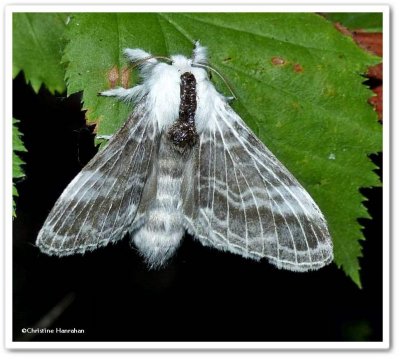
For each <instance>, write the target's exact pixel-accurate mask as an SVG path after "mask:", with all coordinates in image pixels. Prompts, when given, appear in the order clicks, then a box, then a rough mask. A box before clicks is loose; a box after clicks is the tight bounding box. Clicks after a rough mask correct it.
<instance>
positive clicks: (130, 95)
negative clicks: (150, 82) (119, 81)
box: [99, 85, 141, 102]
mask: <svg viewBox="0 0 400 359" xmlns="http://www.w3.org/2000/svg"><path fill="white" fill-rule="evenodd" d="M140 89H141V86H140V85H139V86H135V87H132V88H129V89H126V88H123V87H117V88H115V89H111V90H107V91H102V92H100V93H99V95H100V96H106V97H116V98H117V99H118V100H121V101H124V102H131V101H134V100H135V99H136V98H137V96H138V94H139V92H140Z"/></svg>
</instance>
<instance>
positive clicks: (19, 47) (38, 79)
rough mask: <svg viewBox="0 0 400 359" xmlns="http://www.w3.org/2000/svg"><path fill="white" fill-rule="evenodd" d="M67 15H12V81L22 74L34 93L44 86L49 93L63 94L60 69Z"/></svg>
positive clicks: (62, 72) (61, 67) (63, 86)
mask: <svg viewBox="0 0 400 359" xmlns="http://www.w3.org/2000/svg"><path fill="white" fill-rule="evenodd" d="M67 18H68V15H67V14H56V13H14V14H13V77H14V78H15V77H16V76H17V75H18V74H19V72H20V71H23V72H24V75H25V78H26V81H27V83H30V84H31V85H32V87H33V89H34V91H35V92H38V91H39V89H40V86H42V84H44V85H45V86H46V87H47V88H48V90H49V91H50V92H51V93H54V92H55V91H57V92H59V93H62V92H64V91H65V82H64V67H63V66H62V65H61V57H62V51H63V49H64V47H65V40H64V38H63V36H64V31H65V26H66V25H65V24H66V21H67Z"/></svg>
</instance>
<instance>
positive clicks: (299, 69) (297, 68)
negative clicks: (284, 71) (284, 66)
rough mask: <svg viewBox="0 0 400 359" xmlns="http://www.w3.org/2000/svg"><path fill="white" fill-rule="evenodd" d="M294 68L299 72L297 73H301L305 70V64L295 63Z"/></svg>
mask: <svg viewBox="0 0 400 359" xmlns="http://www.w3.org/2000/svg"><path fill="white" fill-rule="evenodd" d="M293 70H294V72H297V73H300V72H303V71H304V69H303V66H301V65H300V64H294V65H293Z"/></svg>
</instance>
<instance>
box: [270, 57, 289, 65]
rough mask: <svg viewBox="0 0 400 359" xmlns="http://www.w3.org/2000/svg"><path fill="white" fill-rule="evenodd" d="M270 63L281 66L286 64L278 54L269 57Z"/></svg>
mask: <svg viewBox="0 0 400 359" xmlns="http://www.w3.org/2000/svg"><path fill="white" fill-rule="evenodd" d="M271 63H272V65H275V66H282V65H284V64H286V61H285V59H283V58H282V57H280V56H274V57H273V58H272V59H271Z"/></svg>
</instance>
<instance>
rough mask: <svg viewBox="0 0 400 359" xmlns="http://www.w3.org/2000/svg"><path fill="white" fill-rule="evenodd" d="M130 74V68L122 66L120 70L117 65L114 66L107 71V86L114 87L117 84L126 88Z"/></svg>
mask: <svg viewBox="0 0 400 359" xmlns="http://www.w3.org/2000/svg"><path fill="white" fill-rule="evenodd" d="M130 75H131V69H130V68H129V67H127V66H125V67H123V68H122V70H119V69H118V67H117V66H114V67H113V68H112V69H111V70H110V71H108V73H107V78H108V85H109V87H110V88H114V87H117V86H122V87H124V88H128V87H129V79H130Z"/></svg>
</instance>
